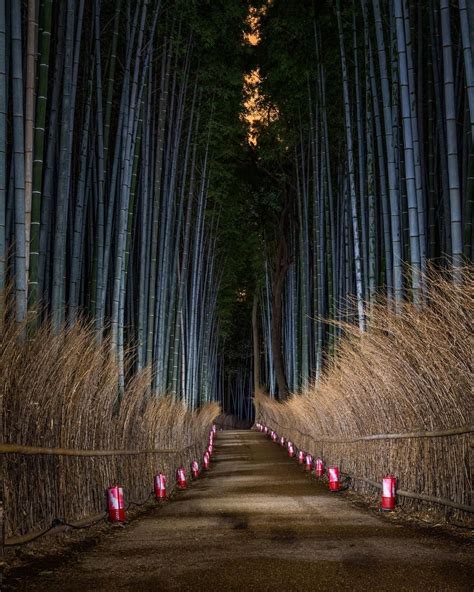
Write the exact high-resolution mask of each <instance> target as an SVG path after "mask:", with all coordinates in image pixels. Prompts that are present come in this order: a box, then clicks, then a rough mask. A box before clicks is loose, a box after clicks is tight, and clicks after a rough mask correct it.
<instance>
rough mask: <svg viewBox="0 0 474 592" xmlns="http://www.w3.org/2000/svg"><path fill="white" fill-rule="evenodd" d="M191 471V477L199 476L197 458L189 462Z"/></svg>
mask: <svg viewBox="0 0 474 592" xmlns="http://www.w3.org/2000/svg"><path fill="white" fill-rule="evenodd" d="M191 473H192V476H193V479H197V478H198V477H199V463H198V461H197V460H193V462H192V463H191Z"/></svg>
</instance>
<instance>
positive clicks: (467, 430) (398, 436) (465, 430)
mask: <svg viewBox="0 0 474 592" xmlns="http://www.w3.org/2000/svg"><path fill="white" fill-rule="evenodd" d="M273 423H275V424H276V425H277V426H278V427H279V428H281V429H282V430H288V431H295V432H298V434H300V435H301V436H304V437H305V438H310V439H311V440H313V441H314V442H329V443H332V444H345V443H350V442H366V441H370V440H404V439H408V438H440V437H443V436H460V435H463V434H472V433H474V425H471V426H463V427H460V428H448V429H445V430H435V431H430V432H428V431H418V432H400V433H394V434H371V435H369V436H353V437H350V438H340V437H339V436H333V437H332V436H324V437H321V438H316V437H315V436H313V435H311V434H306V433H305V432H302V431H301V430H299V429H298V428H295V427H293V428H290V427H288V426H283V425H281V424H279V423H278V422H277V421H276V420H273Z"/></svg>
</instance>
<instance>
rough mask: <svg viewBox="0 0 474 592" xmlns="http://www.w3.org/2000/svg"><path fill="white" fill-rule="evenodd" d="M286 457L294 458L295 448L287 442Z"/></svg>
mask: <svg viewBox="0 0 474 592" xmlns="http://www.w3.org/2000/svg"><path fill="white" fill-rule="evenodd" d="M288 456H289V457H290V458H293V456H295V447H294V446H293V444H292V442H288Z"/></svg>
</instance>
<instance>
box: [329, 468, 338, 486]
mask: <svg viewBox="0 0 474 592" xmlns="http://www.w3.org/2000/svg"><path fill="white" fill-rule="evenodd" d="M328 476H329V489H330V490H331V491H339V488H340V487H341V484H340V482H339V468H338V467H328Z"/></svg>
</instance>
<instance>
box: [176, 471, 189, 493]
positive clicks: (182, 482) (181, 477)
mask: <svg viewBox="0 0 474 592" xmlns="http://www.w3.org/2000/svg"><path fill="white" fill-rule="evenodd" d="M176 483H177V485H178V489H186V487H187V486H188V482H187V481H186V471H185V470H184V467H179V469H178V470H177V471H176Z"/></svg>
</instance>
